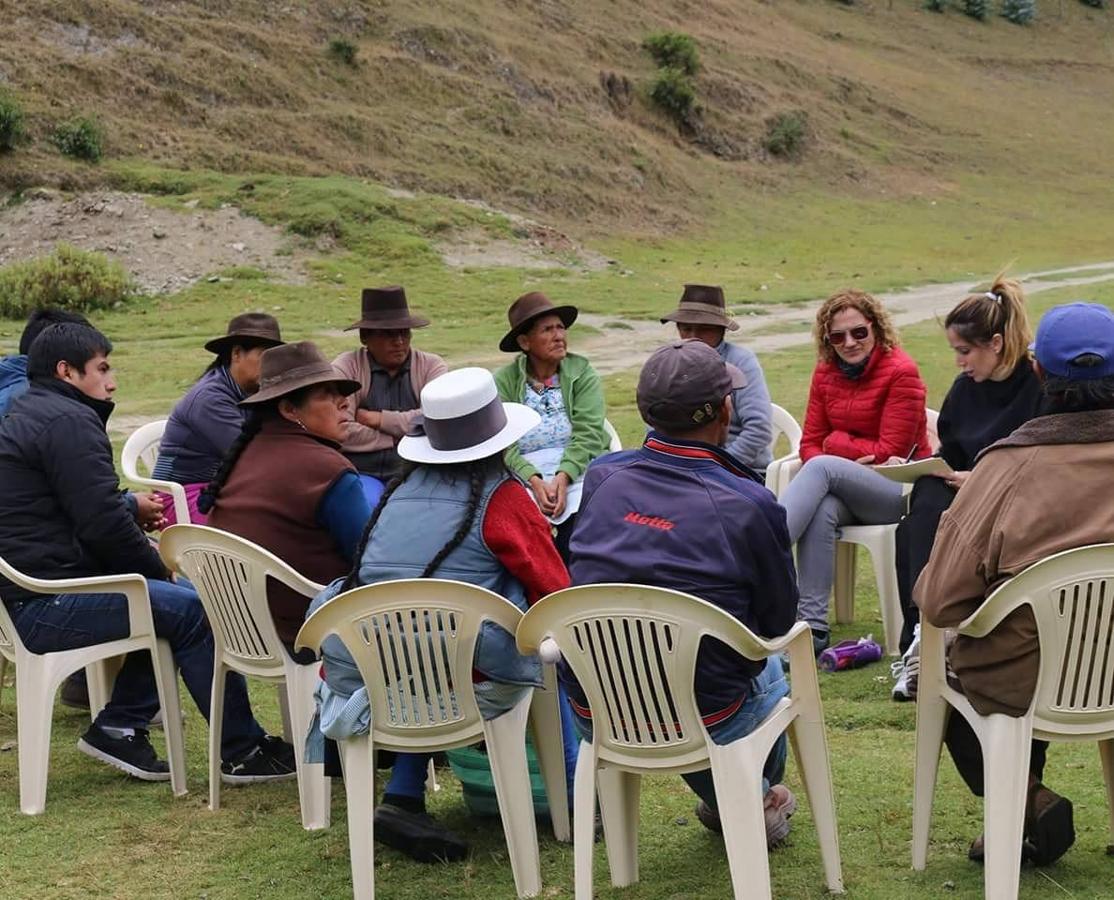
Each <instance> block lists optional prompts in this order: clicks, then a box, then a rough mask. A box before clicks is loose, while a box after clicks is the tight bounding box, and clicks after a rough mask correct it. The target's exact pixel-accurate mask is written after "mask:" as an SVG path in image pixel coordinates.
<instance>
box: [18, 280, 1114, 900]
mask: <svg viewBox="0 0 1114 900" xmlns="http://www.w3.org/2000/svg"><path fill="white" fill-rule="evenodd" d="M235 286H236V287H237V288H238V289H243V287H245V284H244V283H235ZM220 287H221V288H223V287H224V286H223V285H221V286H220ZM208 290H209V288H199V289H195V292H194V297H193V300H194V301H195V302H196V303H197V307H198V308H197V309H195V310H194V313H195V318H193V319H192V320H191V322H190V323H189V327H190V330H191V331H195V332H196V334H197V335H203V334H208V333H209V332H211V331H213V329H214V327H216V324H217V320H218V319H219V318H221V317H223V316H225V315H226V314H227V304H226V303H221V302H220V295H216V294H215V292H214V294H215V295H214V296H208V295H207V293H206V292H207V291H208ZM1077 296H1079V294H1078V292H1075V293H1070V292H1063V291H1059V292H1051V293H1047V294H1041V295H1039V297H1038V298H1037V299H1036V302H1035V303H1034V304H1033V305H1032V311H1033V313H1034V318H1035V317H1036V315H1038V314H1039V313H1040V312H1042V311H1043V310H1044V309H1045V308H1047V307H1048V306H1049V305H1051V304H1053V303H1057V302H1064V301H1066V300H1069V299H1075V298H1076V297H1077ZM1087 296H1089V297H1092V298H1096V299H1099V300H1101V301H1102V302H1105V303H1107V304H1110V305H1114V288H1110V287H1105V288H1101V289H1096V290H1092V291H1089V292H1088V293H1087ZM339 299H340V298H339V297H338V298H337V301H338V302H337V307H338V312H337V316H338V321H339V319H340V318H344V317H346V316H347V313H345V315H344V316H341V315H340V313H339V308H344V309H348V308H349V307H350V305H351V301H350V300H349V301H347V302H346V303H345V304H341V303H340V302H339ZM957 299H958V298H957ZM181 306H184V301H183V300H181V299H177V298H175V299H174V300H160V301H155V302H153V303H152V304H151V305H150V306H149V307H146V308H144V309H141V310H138V311H136V310H131V311H128V312H127V313H114V314H113V315H111V316H109V317H106V319H105V327H106V328H107V329H108V330H109V331H110V333H113V334H121V333H124V334H127V335H129V337H128V338H126V339H124V340H121V341H120V353H119V356H120V375H121V379H122V382H123V386H122V387H121V392H122V393H126V394H127V396H128V400H127V401H126V403H125V409H126V410H127V411H128V412H132V413H138V412H147V413H154V412H156V411H160V410H165V408H166V405H167V403H168V402H169V401H170V400H171V398H172V397H173V396H175V395H176V392H177V391H179V390H180V389H181V386H182V384H184V383H185V382H186V381H188V379H189V377H190V375H191V374H192V373H193V372H195V371H196V370H198V369H200V367H201V365H202V362H203V360H202V359H201V358H199V356H198V354H197V352H196V350H194V349H193V347H194V346H195V345H196V343H197V341H196V339H195V338H194V337H192V336H186V335H183V334H182V332H183V330H184V325H185V323H183V322H181V321H179V320H178V315H177V313H178V311H179V309H180V307H181ZM286 312H287V311H286V310H283V314H285V313H286ZM218 314H219V315H218ZM319 315H321V313H320V311H318V312H317V313H316V314H314V313H312V311H311V310H308V309H302V310H300V311H298V312H297V315H296V317H295V318H294V319H293V321H296V322H298V323H303V322H307V323H308V322H309V321H310V320H311V319H312V318H316V316H319ZM144 317H146V318H144ZM283 321H284V324H285V322H286V321H287V319H286V318H284V320H283ZM318 321H320V320H319V319H318ZM143 323H149V331H150V332H152V334H150V335H149V336H148V337H147V338H146V339H142V338H141V332H142V331H143V327H142V325H143ZM431 331H432V329H431ZM485 331H486V333H487V334H489V335H490V334H492V333H493V329H492V328H490V327H488V328H486V329H485ZM442 333H443V332H442ZM903 340H904V343H905V346H906V347H907V349H908V350H909V351H910V352H911V353H912V354H913V356H914V357H915V358H916V359H917V360H918V362H919V363H920V365H921V367H922V371H923V373H924V376H925V380H926V382H927V384H928V386H929V402H930V404H931V405H934V406H938V405H939V403H940V401H941V399H942V397H943V395H944V393H945V392H946V390H947V387H948V385H949V384H950V382H951V380H952V378H953V377H954V371H955V370H954V368H953V367H952V363H951V354H950V352H949V350H948V348H947V346H946V344H945V342H944V341H943V338H942V335H941V333H940V330H939V327H938V326H937V325H936V324H934V323H924V324H922V325H919V326H916V327H912V328H909V329H906V330H905V332H904V334H903ZM573 345H574V348H575V331H574V332H573ZM151 351H155V353H154V355H156V356H160V357H161V359H162V362H161V363H160V361H159V360H158V359H152V358H150V357H151V356H152V352H151ZM187 361H188V364H187ZM762 362H763V364H764V367H765V370H766V374H767V378H768V380H769V382H770V387H771V391H772V394H773V397H774V398H775V400H776V401H777V402H779V403H781V404H782V405H784V406H786V407H787V408H789V409H790V410H791V411H792V412H794V413H795V414H797V415H798V416H799V415H800V414H801V412H802V410H803V407H804V401H805V396H806V392H807V384H808V374H809V372H810V370H811V366H812V359H811V352H810V351H809V350H808V349H807V348H804V347H802V348H798V349H794V350H791V351H783V352H780V353H775V354H767V355H765V356H764V357H763V358H762ZM632 364H634V365H632V368H631V369H630V370H629V371H627V372H623V373H619V374H617V375H613V376H609V377H608V378H607V379H606V389H607V395H608V402H609V415H610V416H611V418H612V419H613V421H615V423H616V425H617V426H618V429H619V431H620V434H621V435H622V437H623V439H624V442H626V443H628V444H630V443H632V442H634V441H635V440H637V439H638V437H639V435H640V433H641V430H642V427H641V425H640V423H639V421H638V418H637V414H636V411H635V408H634V396H633V387H634V381H635V378H636V374H637V368H636V367H634V366H636V364H637V360H632ZM862 563H863V565H862V566H861V569H860V575H859V584H858V594H857V597H858V603H857V606H856V621H855V622H854V623H852V624H851V625H849V626H845V627H837V628H836V632H835V636H836V637H837V638H844V637H851V636H858V635H862V634H865V633H867V632H873V633H875V634H877V633H879V631H880V628H881V621H880V619H879V614H878V607H877V600H876V595H875V592H874V587H873V575H872V573H871V570H870V566H869V563H868V561H867V560H866V559H863V560H862ZM890 684H891V681H890V677H889V671H888V667H887V665H886V663H885V662H883V663H880V664H876V665H873V666H870V667H868V668H865V669H862V670H858V671H854V672H848V673H841V674H838V675H822V676H821V689H822V692H823V695H824V703H825V714H826V720H827V725H828V732H829V742H830V753H831V766H832V772H833V778H834V781H835V786H836V794H837V810H838V815H839V825H840V840H841V849H842V857H843V869H844V878H845V883H846V887H847V894H848V896H849V897H854V898H879V900H882V898H886V900H889V898H895V897H909V898H938V897H950V896H954V897H978V896H980V895H981V889H982V888H981V885H982V881H981V877H982V872H981V869H979V868H977V867H976V866H974V865H973V864H971V863H969V862H968V861H967V860H966V847H967V844H968V843H969V841H970V840H971V839H972V838H973V837H974V836H975V835H977V834H978V833H979V831H980V829H981V803H980V802H979V801H978V800H977V799H976V798H973V797H972V796H970V795H969V794H968V793H967V791H966V789H965V788H963V786H962V785H961V784H960V782H959V780H958V777H957V776H956V775H955V773H954V771H953V769H952V768H951V764H950V762H948V761H947V759H946V758H945V760H944V762H943V763H942V777H941V781H940V787H939V790H938V794H937V803H936V816H935V824H934V829H933V843H932V850H931V856H930V862H929V866H928V869H927V870H926V871H925V872H924V873H914V872H913V871H912V870H911V869H910V865H909V839H910V817H911V801H912V758H913V726H914V715H915V713H914V709H913V707H912V705H910V704H906V705H899V704H895V703H893V702H892V701H891V700H890V697H889V689H890ZM253 699H254V702H255V705H256V708H257V710H258V712H259V715H260V716H261V718H262V719H263V720H264V722H265V723H266V724H269V725H270V726H271V727H272V728H277V727H278V715H277V707H276V704H275V699H274V692H273V690H271V689H269V688H265V687H263V686H262V685H256V686H255V687H254V688H253ZM187 705H189V704H188V701H187ZM190 709H191V713H190V717H189V720H188V723H187V750H188V759H189V778H190V787H191V792H190V794H189V796H188V797H186V798H184V799H181V800H174V799H172V797H171V795H170V792H169V790H168V789H167V788H166V787H165V786H159V785H144V784H139V783H135V782H130V781H128V780H126V779H125V778H124V777H122V776H118V775H117V774H115V773H114V772H112V771H110V770H108V769H106V768H105V767H103V766H100V765H98V764H96V763H94V762H93V761H91V760H89V759H87V758H86V757H84V756H82V755H81V754H79V753H78V752H77V751H76V749H75V747H74V742H75V741H76V739H77V737H78V736H79V734H80V733H81V731H82V730H83V729H84V728H85V727H86V720H85V719H84V718H83V717H82V716H81V715H80V714H78V713H76V712H74V711H71V710H66V709H64V708H62V707H58V708H57V709H56V711H55V719H54V735H53V749H52V758H51V762H52V768H51V780H50V786H49V789H48V799H47V809H46V813H45V814H44V815H43V816H40V817H37V818H26V817H23V816H21V815H20V814H19V813H18V812H17V810H18V788H17V765H16V763H17V755H16V751H15V749H14V747H13V746H12V742H13V741H14V740H15V737H16V734H15V715H14V690H13V689H12V687H11V686H10V685H9V686H8V688H7V689H6V690H5V692H4V695H3V699H2V702H0V747H2V748H3V749H0V846H3V848H4V852H3V854H0V885H2V888H0V894H2V895H3V896H6V897H40V896H50V897H57V898H79V897H81V898H83V897H112V898H116V897H119V898H125V897H133V896H136V895H137V894H138V895H142V896H150V897H166V898H186V897H190V898H209V900H216V898H240V897H266V898H282V897H291V898H293V897H302V896H305V895H307V894H314V895H319V896H323V897H341V896H344V895H345V894H346V893H347V892H348V891H349V869H348V845H347V833H346V826H345V822H344V806H345V804H344V797H343V790H342V788H341V787H340V786H339V785H335V786H334V816H333V819H334V822H333V826H332V827H331V828H330V829H329V830H327V831H323V832H316V833H312V834H311V833H306V832H303V831H302V830H301V828H300V825H299V819H298V809H297V792H296V789H295V786H294V785H293V784H292V783H290V784H283V785H270V786H257V787H251V788H244V789H240V790H228V791H226V792H225V794H224V806H223V808H222V809H221V810H220V811H219V812H217V813H210V812H209V811H208V810H207V809H206V805H205V804H206V785H205V739H206V729H205V725H204V722H203V720H202V719H201V718H200V717H199V716H198V715H197V713H196V711H193V709H192V706H191V707H190ZM158 740H159V738H156V741H158ZM441 777H442V783H443V785H444V789H443V790H442V791H441V792H440V793H438V794H437V795H436V796H435V797H434V798H433V800H432V806H433V808H434V810H435V812H436V813H437V814H438V815H440V816H443V817H444V819H445V820H446V821H447V822H449V823H450V824H451V825H452V826H453V827H455V828H458V829H459V830H460V831H461V832H462V833H464V834H465V835H466V836H467V838H468V839H469V840H470V841H471V843H472V845H473V851H474V852H473V856H472V858H471V860H470V861H469V862H467V863H465V864H460V865H454V866H432V867H430V866H421V865H418V864H415V863H412V862H410V861H409V860H408V859H406V858H405V857H403V856H401V855H400V854H398V853H395V852H393V851H389V850H386V849H384V850H381V851H380V852H379V853H378V855H377V858H376V866H377V884H378V890H379V895H380V896H382V897H384V898H409V900H418V898H433V897H446V898H473V897H475V898H494V897H499V898H502V897H511V896H512V894H513V887H512V881H511V877H510V870H509V867H508V865H507V862H506V852H505V847H504V843H503V838H502V833H501V829H500V828H499V825H498V822H497V821H495V820H481V819H472V818H469V817H468V816H467V814H466V812H465V810H464V806H463V801H462V798H461V796H460V791H459V789H458V787H457V785H456V783H455V781H454V779H453V778H452V776H451V775H450V774H449V773H448V772H442V773H441ZM1047 778H1048V781H1049V783H1050V784H1051V786H1052V787H1054V788H1055V789H1056V790H1058V791H1062V792H1063V793H1065V794H1067V795H1068V796H1069V797H1071V799H1072V800H1073V801H1074V802H1075V804H1076V828H1077V831H1078V835H1079V836H1078V841H1077V844H1076V846H1075V848H1074V849H1073V850H1072V851H1071V852H1070V853H1069V854H1068V855H1067V856H1066V857H1065V858H1064V859H1063V860H1061V861H1060V862H1059V863H1058V864H1057V865H1055V866H1053V867H1051V868H1049V869H1047V870H1033V869H1026V870H1025V872H1024V873H1023V876H1022V882H1021V884H1022V889H1021V896H1022V897H1025V898H1035V897H1049V896H1060V895H1067V896H1073V897H1081V898H1082V897H1088V898H1089V897H1096V898H1098V897H1109V896H1111V890H1110V887H1109V885H1110V884H1111V866H1112V865H1114V862H1112V861H1111V859H1110V858H1109V857H1108V856H1106V855H1105V854H1104V849H1105V847H1106V846H1107V844H1108V843H1109V842H1110V836H1109V831H1108V822H1109V819H1108V814H1107V811H1106V808H1105V803H1104V797H1103V791H1102V780H1101V770H1100V767H1099V762H1098V758H1097V753H1095V751H1094V750H1093V749H1092V748H1091V747H1090V746H1088V745H1074V746H1072V745H1058V746H1056V747H1054V748H1053V749H1052V750H1051V752H1050V761H1049V770H1048V776H1047ZM788 781H789V784H790V786H791V787H793V788H794V789H799V787H800V784H799V780H798V778H797V774H796V768H795V764H793V763H790V768H789V777H788ZM693 803H694V800H693V797H692V796H691V795H690V794H689V793H688V791H687V789H686V788H685V787H684V785H683V784H682V783H681V782H680V780H679V779H660V778H659V779H650V780H649V781H648V783H647V785H646V788H645V790H644V793H643V802H642V820H641V828H640V840H641V860H642V864H641V879H642V880H641V883H640V884H639V885H637V886H635V887H631V888H628V889H623V890H617V889H613V888H611V887H610V886H609V884H608V882H607V878H606V873H605V863H604V856H603V850H602V848H597V852H596V857H597V885H598V895H599V896H600V897H615V898H620V897H622V898H632V900H633V898H660V900H667V898H668V900H680V898H712V897H726V896H729V883H728V880H727V867H726V861H725V859H724V855H723V850H722V844H721V843H720V841H719V839H718V838H716V837H715V836H713V835H712V834H710V833H708V832H706V831H705V830H704V829H703V828H702V827H701V826H700V825H699V823H697V821H696V819H695V817H694V816H693V814H692V807H693ZM541 852H542V869H543V881H544V884H545V893H544V896H546V897H571V896H572V853H571V848H570V847H568V846H564V845H560V844H557V843H556V842H554V841H553V840H552V838H551V836H550V837H547V836H546V834H545V832H544V830H543V831H542V845H541ZM771 868H772V877H773V881H774V892H775V895H776V896H779V897H787V898H809V897H817V896H819V895H821V894H822V893H823V879H822V871H821V867H820V860H819V853H818V849H817V846H816V840H815V833H814V831H813V828H812V823H811V820H810V818H809V813H808V809H807V804H804V803H802V809H801V811H800V812H799V813H798V815H797V817H796V818H795V819H794V830H793V835H792V838H791V843H790V845H789V846H788V847H785V848H783V849H781V850H779V851H777V852H776V853H775V854H774V855H773V857H772V861H771Z"/></svg>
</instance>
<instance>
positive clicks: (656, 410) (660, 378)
mask: <svg viewBox="0 0 1114 900" xmlns="http://www.w3.org/2000/svg"><path fill="white" fill-rule="evenodd" d="M745 384H746V378H745V377H744V376H743V373H742V372H740V371H739V370H738V369H737V368H735V367H734V366H733V365H731V364H730V363H726V362H724V361H723V359H722V358H721V357H720V355H719V354H718V353H717V352H716V351H715V350H714V349H712V348H711V347H709V346H708V345H707V344H705V343H704V342H703V341H699V340H695V339H692V340H687V341H674V342H673V343H670V344H666V345H665V346H664V347H659V348H658V349H657V350H655V351H654V352H653V353H652V354H650V358H649V359H647V360H646V363H645V365H643V366H642V372H641V374H640V375H639V376H638V411H639V413H640V414H641V415H642V418H643V420H645V422H646V424H647V425H649V426H651V427H652V428H661V429H663V430H665V431H682V432H684V431H691V430H692V429H694V428H700V427H701V426H703V425H706V424H708V422H709V421H711V420H712V419H713V418H714V417H715V416H716V414H717V413H718V412H719V409H720V406H721V405H722V404H723V398H724V397H726V396H727V395H728V394H730V393H731V392H732V391H734V390H738V389H739V388H741V387H743V386H744V385H745Z"/></svg>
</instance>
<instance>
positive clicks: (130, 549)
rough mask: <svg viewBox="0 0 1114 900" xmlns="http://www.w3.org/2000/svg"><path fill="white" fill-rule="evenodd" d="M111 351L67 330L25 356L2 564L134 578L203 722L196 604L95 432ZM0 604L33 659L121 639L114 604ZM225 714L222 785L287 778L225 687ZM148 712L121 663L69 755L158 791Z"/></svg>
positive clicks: (0, 583) (233, 683)
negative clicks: (132, 507)
mask: <svg viewBox="0 0 1114 900" xmlns="http://www.w3.org/2000/svg"><path fill="white" fill-rule="evenodd" d="M111 352H112V344H111V343H110V342H109V341H108V339H107V338H106V337H105V336H104V335H103V334H101V333H100V332H99V331H97V330H96V329H94V328H92V327H89V326H87V325H80V324H74V323H63V324H56V325H51V326H49V327H48V328H46V329H44V330H43V331H42V333H41V334H39V336H38V337H37V338H36V339H35V341H34V343H32V345H31V347H30V353H29V358H28V367H27V371H28V375H29V376H30V380H31V386H30V388H29V389H28V390H27V392H26V393H24V394H23V395H22V396H20V397H18V398H17V399H16V400H15V402H14V403H13V404H12V406H11V408H10V409H9V411H8V415H7V416H6V417H5V418H4V420H3V424H2V425H0V556H2V557H3V558H4V559H5V560H6V561H7V562H8V563H10V564H11V565H12V566H14V567H15V568H16V569H19V570H21V571H23V572H25V573H26V574H28V575H31V576H33V577H36V578H48V579H56V578H86V577H91V576H98V575H116V574H125V573H138V574H139V575H142V576H144V577H145V578H146V579H147V583H148V590H149V593H150V599H151V613H152V617H153V620H154V625H155V634H156V635H157V636H158V637H160V638H163V639H165V640H166V641H168V642H169V644H170V648H171V651H172V652H173V654H174V661H175V663H176V664H177V666H178V667H179V668H180V669H181V673H182V679H183V680H184V681H185V683H186V688H187V689H188V690H189V692H190V694H191V695H192V697H193V699H194V702H195V703H196V704H197V707H198V709H200V710H201V712H202V714H203V715H205V716H208V713H209V694H210V691H211V689H212V681H213V635H212V632H211V631H210V630H209V624H208V622H207V621H206V618H205V612H204V610H203V609H202V606H201V601H200V600H199V599H198V597H197V593H196V592H195V591H194V590H193V588H192V587H191V586H190V585H188V584H187V583H184V582H183V583H179V584H175V583H174V582H173V581H172V580H171V575H170V573H169V572H167V570H166V568H165V567H164V566H163V564H162V560H161V559H160V558H159V554H158V552H157V551H156V550H155V549H154V547H152V545H151V544H150V543H149V542H148V540H147V538H146V537H145V536H144V534H143V532H142V531H141V530H140V529H139V526H138V525H137V524H136V521H135V518H134V517H133V516H132V515H131V513H130V512H129V510H128V506H127V503H126V501H125V499H124V495H123V494H122V493H121V492H120V490H119V481H118V480H117V477H116V471H115V469H114V467H113V460H112V445H111V444H110V443H109V440H108V435H107V434H106V432H105V426H106V424H107V421H108V417H109V415H110V414H111V412H112V409H113V405H114V404H113V403H112V400H111V397H112V394H113V392H114V391H115V390H116V381H115V376H114V375H113V373H112V367H111V365H110V364H109V361H108V355H109V354H110V353H111ZM0 598H2V599H3V602H4V604H5V605H6V606H7V608H8V613H9V615H10V616H11V618H12V621H13V622H14V624H15V627H16V630H17V631H18V632H19V636H20V638H21V639H22V640H23V642H24V643H25V644H26V645H27V649H28V650H30V651H31V652H32V653H49V652H51V651H55V650H70V649H74V648H77V647H83V646H88V645H90V644H93V643H101V642H104V641H110V640H116V639H119V638H122V637H125V636H126V635H127V634H128V633H129V630H130V629H129V621H128V604H127V600H126V599H125V597H124V595H123V594H58V595H53V596H52V595H44V594H36V593H31V592H29V591H25V590H23V589H21V588H19V587H17V586H15V585H13V584H11V582H9V581H7V580H6V579H3V578H0ZM224 703H225V707H224V734H223V743H222V747H221V756H222V758H223V760H224V762H223V764H222V767H221V771H222V777H223V778H224V780H225V781H227V782H229V783H232V784H237V783H247V782H251V781H264V780H271V779H274V778H288V777H293V775H294V756H293V748H292V747H291V746H290V745H289V744H287V743H285V742H283V741H281V740H279V739H278V738H275V737H270V736H268V735H267V734H265V733H264V731H263V729H262V728H261V727H260V725H259V724H258V723H257V722H256V721H255V719H254V718H253V717H252V713H251V708H250V706H249V704H248V696H247V688H246V685H245V683H244V680H243V678H242V677H241V676H239V675H232V674H230V675H229V676H228V682H227V686H226V689H225V701H224ZM158 707H159V700H158V693H157V690H156V688H155V678H154V672H153V670H152V667H151V658H150V654H148V653H146V652H144V653H131V654H129V655H128V657H127V659H126V661H125V662H124V666H123V668H122V669H121V670H120V673H119V675H118V676H117V677H116V683H115V686H114V688H113V691H112V697H111V699H110V700H109V702H108V705H107V706H105V708H104V709H103V710H101V712H100V713H99V714H98V715H97V718H96V720H95V721H94V722H93V724H92V725H91V726H90V727H89V729H88V730H87V731H86V732H85V734H84V735H83V736H82V737H81V739H80V740H79V741H78V747H79V748H80V749H81V750H82V752H84V753H86V754H88V755H89V756H92V757H94V758H95V759H99V760H101V761H102V762H106V763H108V764H109V765H112V766H115V767H116V768H118V769H121V770H122V771H124V772H127V773H128V774H129V775H132V776H133V777H135V778H140V779H143V780H145V781H165V780H168V779H169V778H170V772H169V767H168V766H167V764H166V763H165V762H164V761H162V760H160V759H159V758H158V757H157V756H156V754H155V750H154V748H153V747H152V746H151V742H150V740H149V739H148V734H147V724H148V723H149V722H150V720H151V717H152V716H153V715H154V714H155V712H156V711H157V710H158Z"/></svg>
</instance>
